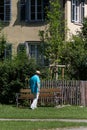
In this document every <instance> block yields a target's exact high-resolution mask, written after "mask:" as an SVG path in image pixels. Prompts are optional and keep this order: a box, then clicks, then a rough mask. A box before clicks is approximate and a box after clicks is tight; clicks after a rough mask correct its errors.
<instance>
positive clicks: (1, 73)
mask: <svg viewBox="0 0 87 130" xmlns="http://www.w3.org/2000/svg"><path fill="white" fill-rule="evenodd" d="M36 69H37V65H36V63H35V62H34V61H33V60H28V58H27V56H26V55H25V53H24V52H23V53H22V52H21V55H20V54H19V55H18V56H16V57H14V58H13V59H12V60H5V61H3V63H2V62H0V102H1V103H13V102H15V94H16V92H18V91H19V89H20V88H23V87H26V86H25V84H26V80H25V79H26V78H29V77H30V76H31V75H33V74H34V73H35V70H36ZM27 87H28V86H27Z"/></svg>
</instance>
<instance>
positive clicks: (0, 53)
mask: <svg viewBox="0 0 87 130" xmlns="http://www.w3.org/2000/svg"><path fill="white" fill-rule="evenodd" d="M5 48H6V39H5V36H4V35H0V60H1V61H3V60H4V51H5Z"/></svg>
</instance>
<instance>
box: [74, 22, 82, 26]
mask: <svg viewBox="0 0 87 130" xmlns="http://www.w3.org/2000/svg"><path fill="white" fill-rule="evenodd" d="M72 23H73V24H75V25H78V26H82V23H81V22H72Z"/></svg>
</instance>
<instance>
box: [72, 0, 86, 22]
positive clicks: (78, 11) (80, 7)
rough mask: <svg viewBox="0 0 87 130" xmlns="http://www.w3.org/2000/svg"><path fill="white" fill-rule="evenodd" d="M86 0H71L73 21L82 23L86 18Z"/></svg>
mask: <svg viewBox="0 0 87 130" xmlns="http://www.w3.org/2000/svg"><path fill="white" fill-rule="evenodd" d="M84 3H85V0H72V2H71V21H72V22H76V23H82V22H83V18H84Z"/></svg>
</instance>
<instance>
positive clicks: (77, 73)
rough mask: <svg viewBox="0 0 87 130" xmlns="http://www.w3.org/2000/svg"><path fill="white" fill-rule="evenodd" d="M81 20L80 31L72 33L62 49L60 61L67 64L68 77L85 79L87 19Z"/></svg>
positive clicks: (86, 72) (86, 68)
mask: <svg viewBox="0 0 87 130" xmlns="http://www.w3.org/2000/svg"><path fill="white" fill-rule="evenodd" d="M85 20H86V21H84V22H83V27H82V30H81V32H78V34H77V35H76V36H74V35H73V37H72V41H70V42H67V43H66V44H65V46H64V49H63V51H62V57H61V61H62V63H63V64H66V66H67V68H66V69H67V74H68V77H69V78H70V79H80V80H87V36H86V35H87V32H86V31H87V29H86V28H87V27H86V26H87V19H85Z"/></svg>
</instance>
